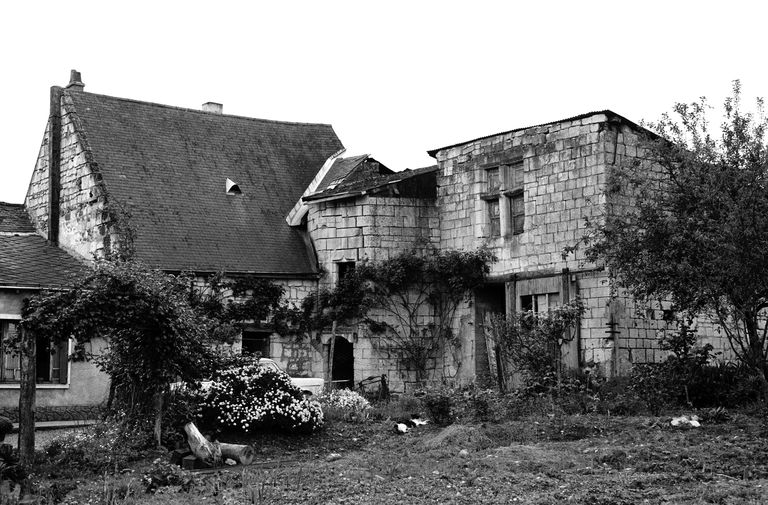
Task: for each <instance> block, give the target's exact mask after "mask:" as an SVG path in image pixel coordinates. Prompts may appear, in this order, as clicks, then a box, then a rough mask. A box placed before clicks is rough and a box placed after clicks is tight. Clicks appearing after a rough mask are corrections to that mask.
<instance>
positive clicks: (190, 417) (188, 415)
mask: <svg viewBox="0 0 768 505" xmlns="http://www.w3.org/2000/svg"><path fill="white" fill-rule="evenodd" d="M205 396H206V395H205V393H204V392H203V391H202V390H201V389H200V388H199V387H193V386H184V387H180V388H177V389H174V390H173V391H171V392H169V393H168V394H167V396H166V399H165V410H164V411H163V445H165V447H174V446H175V445H176V444H177V443H181V442H185V441H186V435H185V434H184V431H183V430H184V425H185V424H187V423H189V422H192V421H194V420H195V419H197V418H198V417H200V415H201V414H202V409H203V402H204V400H205Z"/></svg>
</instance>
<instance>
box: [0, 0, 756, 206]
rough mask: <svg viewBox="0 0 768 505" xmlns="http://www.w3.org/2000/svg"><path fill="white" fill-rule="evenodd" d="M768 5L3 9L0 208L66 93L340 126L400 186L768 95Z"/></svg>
mask: <svg viewBox="0 0 768 505" xmlns="http://www.w3.org/2000/svg"><path fill="white" fill-rule="evenodd" d="M766 14H768V7H763V6H762V5H761V2H739V1H730V2H727V3H726V2H718V3H714V2H712V3H709V2H677V1H669V0H666V1H649V0H646V1H643V2H617V1H611V2H597V1H594V2H593V1H586V0H579V1H562V2H530V1H529V2H511V1H510V2H483V1H479V0H474V1H472V2H469V1H467V2H448V1H440V2H425V1H424V2H420V1H416V0H411V1H409V2H399V1H391V0H390V1H386V2H381V1H379V2H365V1H349V2H341V1H332V0H322V1H309V2H291V1H279V2H278V1H270V2H263V3H262V2H254V1H248V2H245V1H243V2H228V1H224V0H219V1H216V2H194V1H184V2H170V1H159V0H155V1H152V2H146V1H131V2H121V3H119V4H118V3H117V2H107V1H98V2H77V1H74V0H72V1H68V2H62V1H51V2H49V1H34V2H33V1H13V2H3V3H2V6H0V97H1V98H0V99H1V100H2V119H0V152H1V153H2V157H0V201H6V202H22V201H23V200H24V195H25V193H26V189H27V184H28V182H29V177H30V174H31V172H32V169H33V167H34V163H35V159H36V156H37V152H38V149H39V146H40V141H41V139H42V135H43V130H44V127H45V123H46V120H47V116H48V93H49V87H50V86H52V85H66V84H67V82H68V80H69V71H70V69H77V70H79V71H80V72H82V75H83V82H85V85H86V86H85V90H86V91H91V92H94V93H101V94H106V95H112V96H119V97H126V98H133V99H137V100H145V101H151V102H158V103H164V104H169V105H175V106H181V107H190V108H199V107H200V105H201V104H202V103H203V102H207V101H215V102H221V103H223V104H224V113H225V114H226V113H228V114H237V115H243V116H252V117H259V118H268V119H278V120H286V121H305V122H322V123H330V124H332V125H333V126H334V128H335V130H336V133H337V134H338V135H339V137H340V138H341V141H342V142H343V143H344V145H345V146H346V147H347V148H348V151H347V153H348V154H357V153H370V154H372V155H373V156H374V157H376V158H377V159H379V160H380V161H381V162H383V163H384V164H385V165H387V166H389V167H390V168H392V169H394V170H401V169H404V168H417V167H421V166H425V165H429V164H431V163H432V162H433V160H432V159H431V158H429V157H428V156H427V154H426V150H428V149H432V148H436V147H441V146H445V145H449V144H452V143H455V142H459V141H464V140H469V139H472V138H475V137H479V136H483V135H488V134H492V133H496V132H499V131H504V130H509V129H513V128H517V127H521V126H527V125H532V124H538V123H543V122H548V121H552V120H556V119H560V118H564V117H568V116H572V115H576V114H581V113H583V112H588V111H592V110H599V109H612V110H613V111H615V112H617V113H619V114H622V115H624V116H626V117H628V118H629V119H632V120H634V121H640V120H641V119H646V120H654V119H657V118H658V117H659V115H660V114H661V113H662V112H665V111H668V110H669V109H670V108H671V106H672V104H673V103H674V102H676V101H692V100H695V99H696V98H697V97H699V96H702V95H705V96H707V97H709V98H710V101H711V102H713V103H715V104H720V103H721V102H722V100H723V98H724V97H725V96H726V95H727V94H728V93H729V91H730V86H731V81H732V80H733V79H737V78H738V79H741V80H742V83H743V91H744V97H745V98H746V99H747V104H749V105H750V106H751V105H752V103H753V97H755V96H764V95H768V92H766V91H767V90H768V65H766V57H768V51H766V49H768V44H766V36H765V21H766V19H767V17H766Z"/></svg>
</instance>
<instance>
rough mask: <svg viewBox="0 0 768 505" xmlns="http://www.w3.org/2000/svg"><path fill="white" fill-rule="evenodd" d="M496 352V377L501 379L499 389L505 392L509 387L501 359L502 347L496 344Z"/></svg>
mask: <svg viewBox="0 0 768 505" xmlns="http://www.w3.org/2000/svg"><path fill="white" fill-rule="evenodd" d="M494 352H495V353H496V378H497V379H498V381H499V391H501V392H502V393H503V392H504V391H505V390H506V389H507V388H506V385H505V383H504V379H505V377H504V364H503V363H502V359H501V347H500V346H499V345H496V347H495V348H494Z"/></svg>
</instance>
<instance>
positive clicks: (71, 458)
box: [44, 420, 152, 472]
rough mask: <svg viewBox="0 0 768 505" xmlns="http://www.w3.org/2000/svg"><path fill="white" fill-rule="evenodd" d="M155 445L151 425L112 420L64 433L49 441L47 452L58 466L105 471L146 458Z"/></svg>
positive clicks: (45, 450)
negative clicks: (149, 427) (146, 426)
mask: <svg viewBox="0 0 768 505" xmlns="http://www.w3.org/2000/svg"><path fill="white" fill-rule="evenodd" d="M150 422H151V421H150ZM151 446H152V431H151V429H149V430H141V429H137V428H136V427H135V426H133V425H129V424H127V423H121V422H117V421H114V420H108V421H103V422H100V423H98V424H95V425H93V426H90V427H87V428H83V429H80V430H77V431H73V432H70V433H66V434H64V435H61V436H59V437H57V438H55V439H53V440H52V441H51V442H49V443H48V444H47V445H46V446H45V447H44V452H45V455H46V456H47V457H48V459H49V461H50V462H51V463H53V464H55V465H57V466H68V467H73V468H79V469H82V470H88V471H98V472H102V471H104V470H105V469H109V468H112V469H115V468H117V467H121V466H123V465H125V464H126V463H127V462H129V461H134V460H137V459H140V458H142V457H143V456H144V455H145V454H146V449H147V448H148V447H151Z"/></svg>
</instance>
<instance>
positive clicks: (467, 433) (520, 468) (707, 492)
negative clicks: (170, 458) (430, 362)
mask: <svg viewBox="0 0 768 505" xmlns="http://www.w3.org/2000/svg"><path fill="white" fill-rule="evenodd" d="M669 419H670V418H669V417H667V418H664V417H661V418H641V417H633V418H620V417H605V416H592V415H589V416H565V417H547V416H544V417H531V418H525V419H519V420H516V421H510V422H508V423H502V424H478V425H452V426H449V427H437V426H427V427H424V428H421V429H415V430H413V431H411V432H409V433H407V434H405V435H397V434H396V433H395V432H394V431H393V430H392V429H391V428H392V423H391V422H386V421H382V422H366V423H359V424H348V423H340V422H336V423H333V424H330V425H329V426H327V427H326V429H325V430H324V431H323V432H322V433H319V434H315V435H312V436H305V437H300V436H281V435H274V434H264V435H263V436H258V437H255V438H252V439H250V442H251V443H253V444H254V445H255V446H256V447H257V451H258V454H259V457H258V458H257V462H256V464H254V465H253V466H250V467H246V468H242V467H232V469H229V470H224V471H214V472H209V473H197V474H192V475H191V476H190V477H189V479H188V480H187V481H186V483H185V485H183V486H168V487H162V488H160V489H159V490H158V491H157V492H155V493H154V494H145V493H144V491H143V488H142V484H141V472H142V467H141V466H138V467H136V468H134V469H133V471H132V472H129V471H126V472H124V473H122V474H120V475H119V476H117V477H104V478H101V479H97V480H94V481H92V482H90V483H88V482H85V483H83V484H82V485H80V486H78V488H77V489H76V490H74V491H73V492H71V493H70V494H69V495H68V497H67V503H107V502H106V501H98V500H97V498H98V496H99V493H101V492H102V490H112V491H110V493H111V494H110V495H109V496H112V497H113V498H114V496H120V497H121V499H120V500H119V501H110V502H109V503H150V504H151V503H164V504H171V503H172V504H182V503H222V504H235V503H280V504H314V503H328V504H355V505H367V504H388V503H397V504H400V503H419V504H420V503H435V504H438V503H439V504H446V503H456V504H464V503H466V504H476V503H489V504H496V503H532V504H544V503H579V504H591V505H625V504H626V505H630V504H639V503H648V504H673V503H685V504H698V503H717V504H764V503H768V430H766V423H765V419H763V418H762V417H756V416H750V415H746V414H737V415H735V416H733V418H732V419H731V420H730V421H728V422H726V423H722V424H705V425H703V426H702V427H701V428H688V429H681V428H673V427H672V426H670V424H669ZM332 453H336V454H339V455H340V457H338V459H336V457H335V456H334V457H329V456H330V455H331V454H332ZM104 492H106V491H104ZM88 500H90V501H88Z"/></svg>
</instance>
